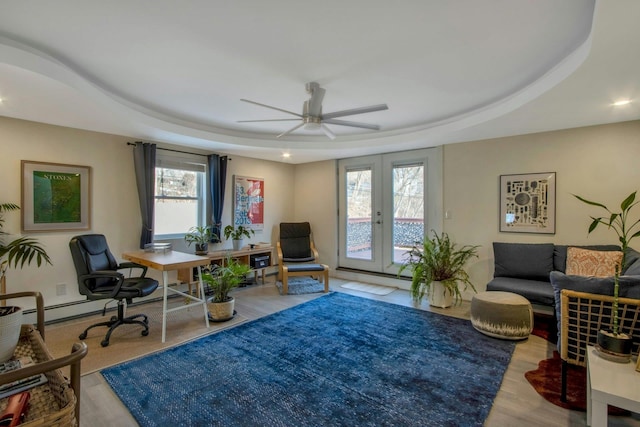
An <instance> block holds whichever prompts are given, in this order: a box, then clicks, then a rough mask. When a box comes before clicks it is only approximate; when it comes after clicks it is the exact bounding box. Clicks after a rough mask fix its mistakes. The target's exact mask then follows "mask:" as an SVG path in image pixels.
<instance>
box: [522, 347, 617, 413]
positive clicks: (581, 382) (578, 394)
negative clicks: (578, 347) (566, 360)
mask: <svg viewBox="0 0 640 427" xmlns="http://www.w3.org/2000/svg"><path fill="white" fill-rule="evenodd" d="M561 370H562V359H560V354H558V352H557V351H554V352H553V357H552V358H551V359H545V360H542V361H540V363H538V369H536V370H533V371H529V372H526V373H525V374H524V377H525V378H526V379H527V381H529V383H530V384H531V385H532V386H533V388H534V389H535V390H536V392H538V394H539V395H540V396H542V397H544V398H545V399H546V400H547V401H549V402H551V403H553V404H554V405H556V406H560V407H561V408H565V409H572V410H575V411H583V412H584V411H586V410H587V370H586V368H584V367H582V366H576V365H571V364H569V365H568V370H567V401H566V402H563V401H561V400H560V390H561V387H562V377H561ZM609 414H610V415H628V414H629V411H625V410H623V409H620V408H616V407H613V406H609Z"/></svg>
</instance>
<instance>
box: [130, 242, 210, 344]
mask: <svg viewBox="0 0 640 427" xmlns="http://www.w3.org/2000/svg"><path fill="white" fill-rule="evenodd" d="M122 258H124V259H126V260H128V261H131V262H136V263H138V264H142V265H145V266H147V267H149V268H153V269H154V270H159V271H162V289H163V292H162V342H164V341H165V337H166V331H167V313H169V312H172V311H176V310H182V309H184V308H189V307H192V306H193V304H188V305H183V306H179V307H174V308H172V309H167V294H168V292H169V291H171V292H173V293H176V294H179V295H182V296H184V297H186V298H190V299H192V300H194V301H196V302H197V304H201V305H202V308H203V311H204V322H205V324H206V325H207V328H208V327H209V315H208V314H209V311H208V309H207V301H206V297H205V294H204V286H203V284H202V276H201V275H200V266H202V265H207V264H209V258H207V257H202V256H198V255H193V254H186V253H184V252H176V251H171V252H166V253H159V252H158V253H156V252H145V251H137V252H125V253H123V254H122ZM193 267H197V268H198V278H199V283H200V294H199V295H200V296H201V297H202V298H196V297H194V296H193V295H189V294H186V293H184V292H180V291H179V290H177V289H172V288H169V273H168V272H169V271H171V270H180V269H183V268H193Z"/></svg>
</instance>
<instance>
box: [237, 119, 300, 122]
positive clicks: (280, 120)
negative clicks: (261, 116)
mask: <svg viewBox="0 0 640 427" xmlns="http://www.w3.org/2000/svg"><path fill="white" fill-rule="evenodd" d="M298 120H300V119H266V120H237V121H236V123H251V122H293V121H296V122H297V121H298Z"/></svg>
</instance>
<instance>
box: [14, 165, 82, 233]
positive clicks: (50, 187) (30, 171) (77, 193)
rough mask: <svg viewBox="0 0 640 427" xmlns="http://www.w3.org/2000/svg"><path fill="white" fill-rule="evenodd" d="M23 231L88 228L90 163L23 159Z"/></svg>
mask: <svg viewBox="0 0 640 427" xmlns="http://www.w3.org/2000/svg"><path fill="white" fill-rule="evenodd" d="M21 209H22V230H23V231H28V232H34V231H69V230H88V229H89V228H90V226H91V220H90V219H91V168H90V167H89V166H78V165H64V164H59V163H44V162H32V161H28V160H23V161H22V201H21Z"/></svg>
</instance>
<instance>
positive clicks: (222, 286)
mask: <svg viewBox="0 0 640 427" xmlns="http://www.w3.org/2000/svg"><path fill="white" fill-rule="evenodd" d="M250 272H251V267H250V266H249V265H247V264H243V263H241V262H239V261H238V260H236V259H234V258H231V257H227V258H226V259H225V260H224V263H223V265H212V266H210V268H208V269H205V270H204V271H203V272H202V280H203V281H204V282H205V283H206V284H207V285H209V288H211V290H212V292H213V295H212V297H211V299H210V300H209V301H208V303H207V305H208V306H209V318H210V319H211V320H213V321H215V322H221V321H225V320H229V319H231V318H232V317H233V314H234V311H233V309H234V306H235V300H234V299H233V297H231V296H229V292H230V291H231V290H232V289H234V288H236V287H238V285H240V283H242V282H243V281H244V279H245V276H246V275H247V274H249V273H250Z"/></svg>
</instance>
